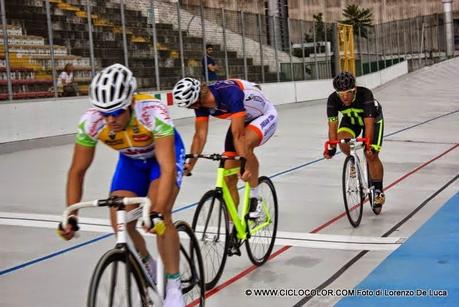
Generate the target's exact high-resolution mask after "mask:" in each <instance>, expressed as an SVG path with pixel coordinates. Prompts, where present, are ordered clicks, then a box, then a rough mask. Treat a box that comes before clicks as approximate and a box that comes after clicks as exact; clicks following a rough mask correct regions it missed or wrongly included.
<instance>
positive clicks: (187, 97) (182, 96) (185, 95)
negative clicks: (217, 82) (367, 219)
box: [172, 77, 201, 108]
mask: <svg viewBox="0 0 459 307" xmlns="http://www.w3.org/2000/svg"><path fill="white" fill-rule="evenodd" d="M200 90H201V82H199V80H196V79H193V78H189V77H187V78H183V79H182V80H180V81H179V82H177V84H176V85H175V86H174V89H173V90H172V94H173V95H174V101H175V103H176V104H177V106H179V107H181V108H188V107H189V106H191V105H192V104H193V103H195V102H196V101H197V100H198V98H199V91H200Z"/></svg>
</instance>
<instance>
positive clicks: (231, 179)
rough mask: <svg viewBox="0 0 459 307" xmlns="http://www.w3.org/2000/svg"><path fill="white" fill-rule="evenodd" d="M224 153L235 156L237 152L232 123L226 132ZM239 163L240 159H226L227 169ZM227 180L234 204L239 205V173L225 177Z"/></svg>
mask: <svg viewBox="0 0 459 307" xmlns="http://www.w3.org/2000/svg"><path fill="white" fill-rule="evenodd" d="M223 154H224V155H225V156H227V157H234V156H236V154H237V153H236V147H235V146H234V140H233V133H232V132H231V125H230V126H229V128H228V131H227V132H226V137H225V151H224V153H223ZM239 165H240V163H239V161H236V160H226V161H225V168H226V169H230V168H234V167H238V166H239ZM225 181H226V184H227V185H228V189H229V191H230V193H231V196H232V198H233V201H234V204H235V205H236V207H237V206H238V204H239V193H238V192H237V187H236V186H237V181H238V176H237V175H233V176H227V177H225Z"/></svg>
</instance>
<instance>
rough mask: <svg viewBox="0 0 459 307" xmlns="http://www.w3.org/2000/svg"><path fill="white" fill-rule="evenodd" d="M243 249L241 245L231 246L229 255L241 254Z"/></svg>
mask: <svg viewBox="0 0 459 307" xmlns="http://www.w3.org/2000/svg"><path fill="white" fill-rule="evenodd" d="M241 255H242V254H241V250H240V249H239V247H230V248H228V257H232V256H241Z"/></svg>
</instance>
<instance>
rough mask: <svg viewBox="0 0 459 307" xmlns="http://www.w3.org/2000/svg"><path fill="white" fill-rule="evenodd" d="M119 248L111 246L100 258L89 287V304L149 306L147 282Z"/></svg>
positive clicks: (100, 306) (134, 262)
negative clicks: (146, 291) (146, 290)
mask: <svg viewBox="0 0 459 307" xmlns="http://www.w3.org/2000/svg"><path fill="white" fill-rule="evenodd" d="M126 255H127V254H126V252H125V251H124V250H122V249H112V250H109V251H108V252H106V253H105V254H104V255H103V256H102V258H100V260H99V262H98V263H97V266H96V268H95V270H94V273H93V275H92V278H91V283H90V286H89V293H88V300H87V306H88V307H102V306H132V307H134V306H143V307H148V306H150V302H149V298H148V297H147V295H145V289H147V284H146V283H145V281H144V279H143V276H142V272H141V271H140V268H139V267H138V264H137V262H136V261H135V260H133V257H132V256H129V258H128V259H129V260H128V261H126V259H127V256H126Z"/></svg>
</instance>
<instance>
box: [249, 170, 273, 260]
mask: <svg viewBox="0 0 459 307" xmlns="http://www.w3.org/2000/svg"><path fill="white" fill-rule="evenodd" d="M258 195H259V197H260V198H261V201H262V212H261V214H260V217H259V218H257V219H256V220H255V221H252V220H248V225H249V232H250V237H249V238H248V239H247V241H246V243H245V247H246V249H247V254H248V256H249V258H250V261H252V263H253V264H255V265H262V264H263V263H265V262H266V261H267V260H268V258H269V256H270V255H271V252H272V250H273V247H274V241H275V240H276V233H277V217H278V207H277V194H276V190H275V188H274V184H273V183H272V181H271V180H270V179H269V178H268V177H265V176H262V177H260V178H258Z"/></svg>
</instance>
